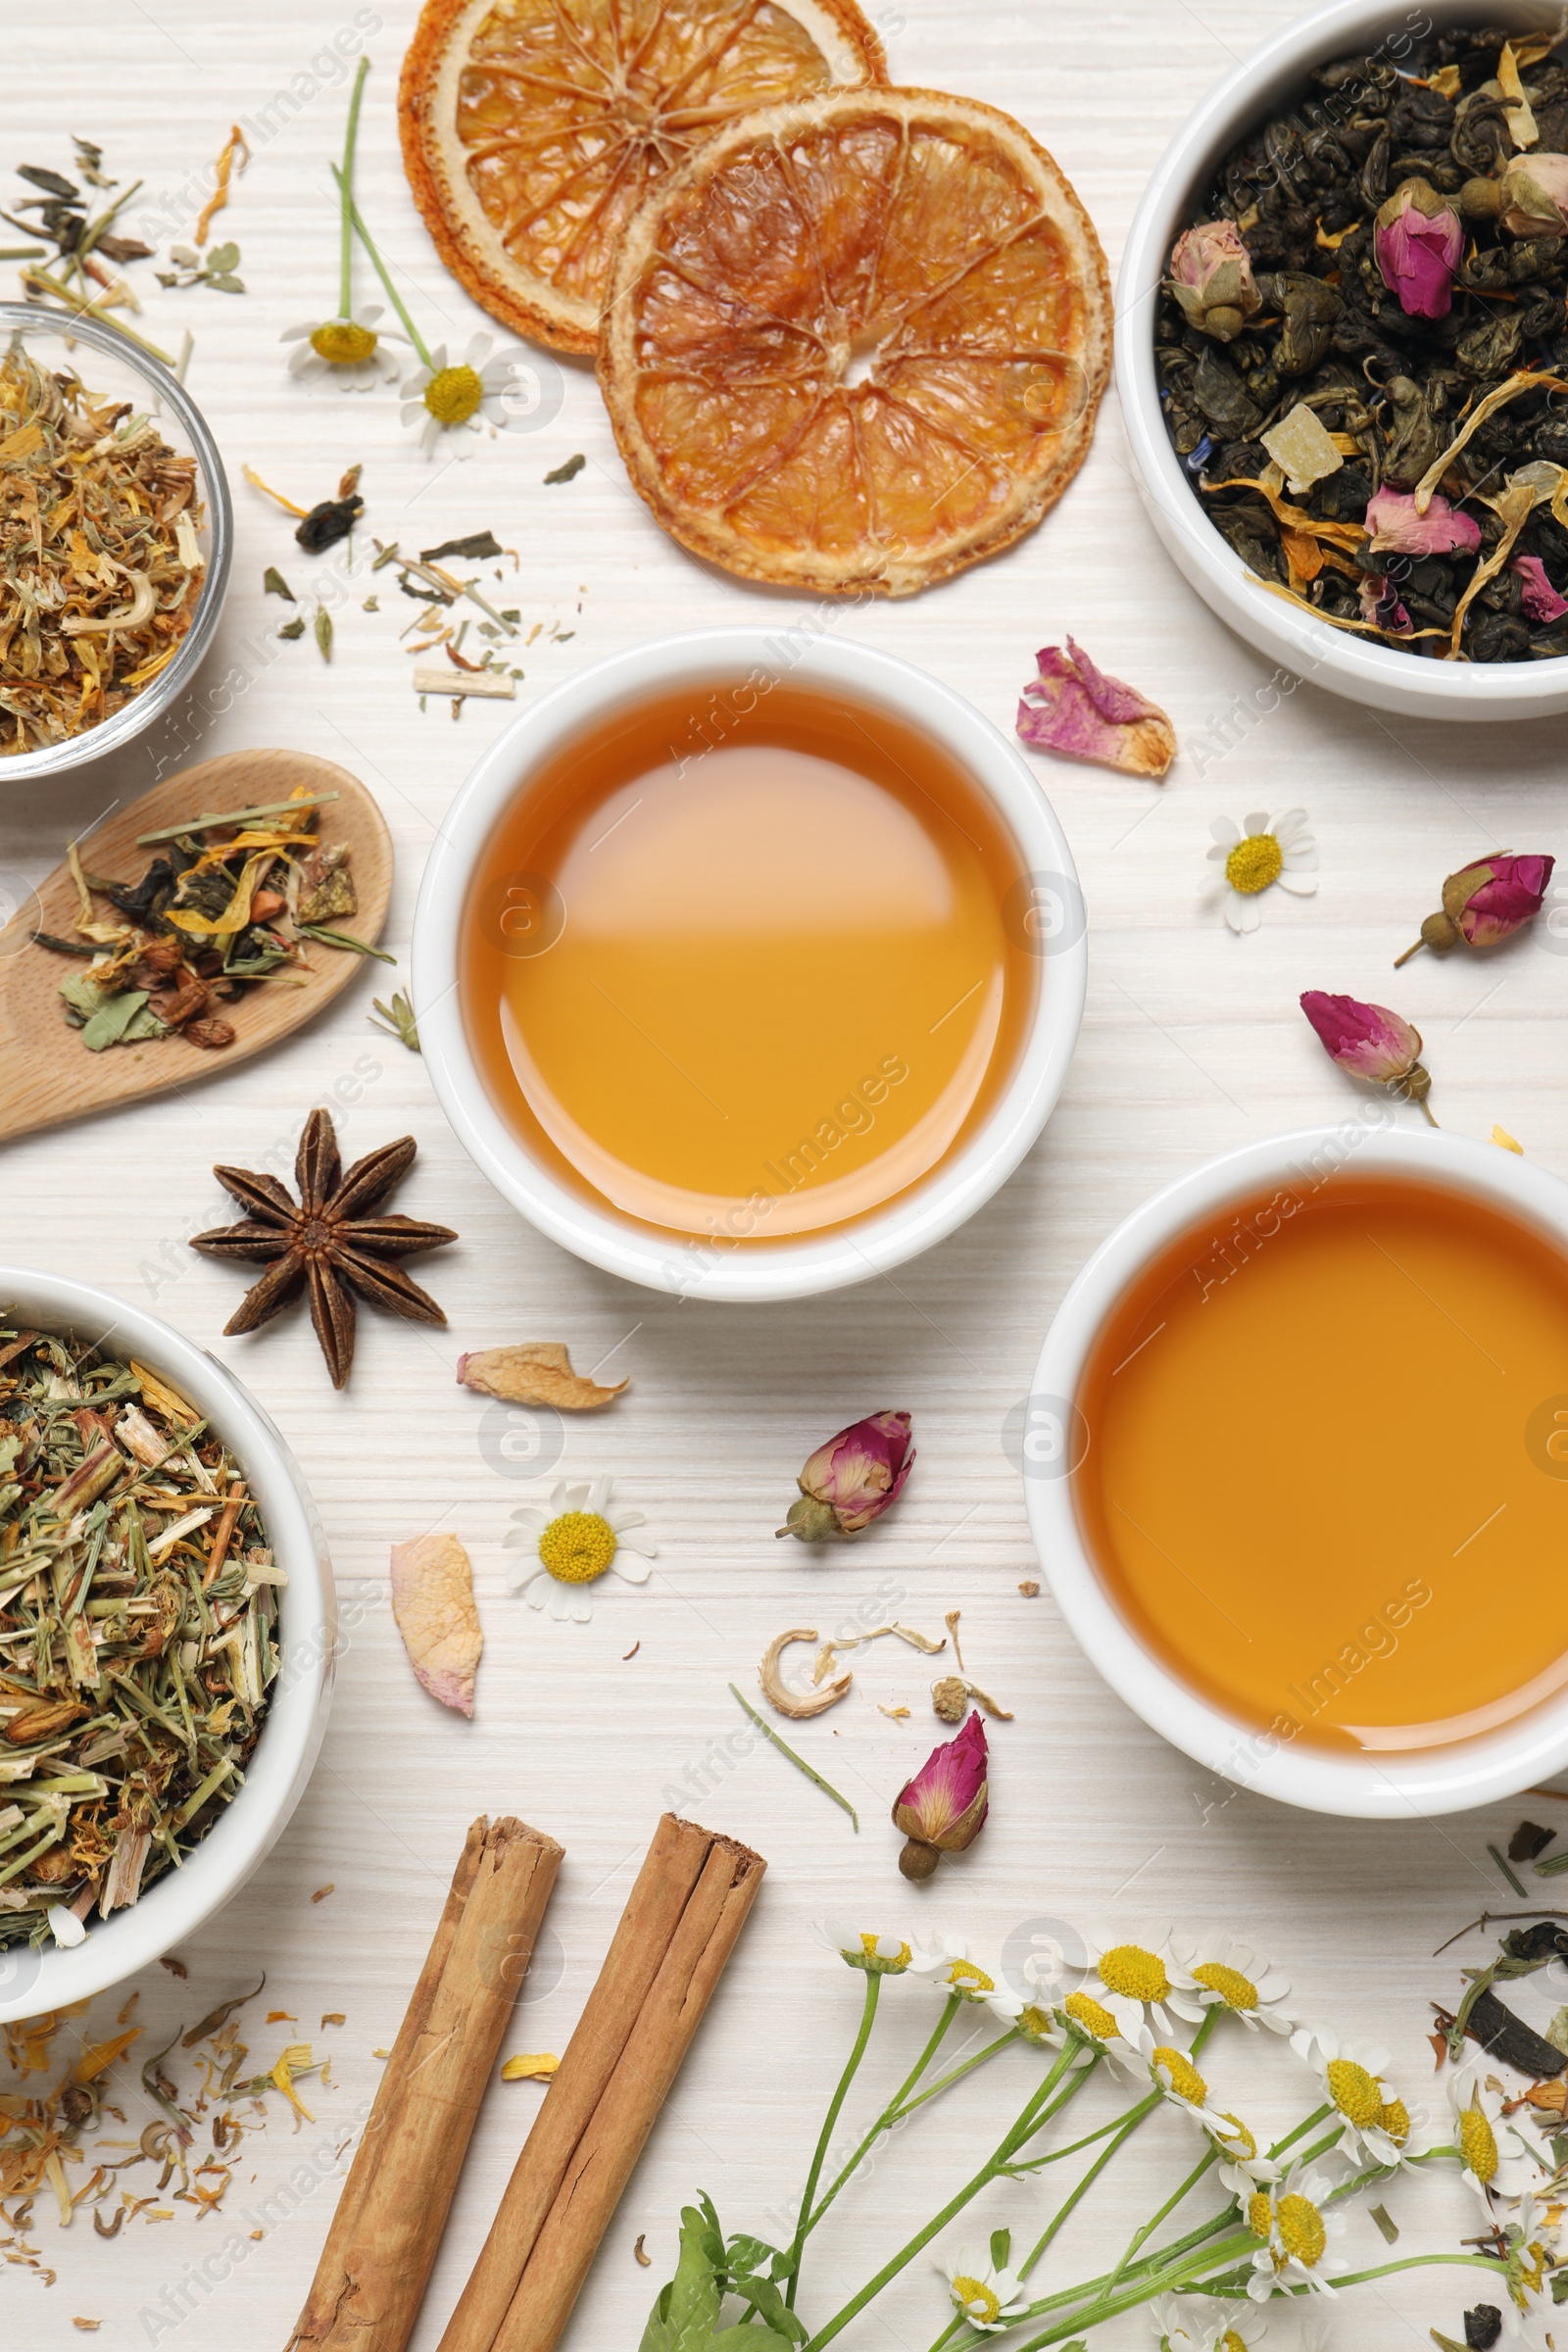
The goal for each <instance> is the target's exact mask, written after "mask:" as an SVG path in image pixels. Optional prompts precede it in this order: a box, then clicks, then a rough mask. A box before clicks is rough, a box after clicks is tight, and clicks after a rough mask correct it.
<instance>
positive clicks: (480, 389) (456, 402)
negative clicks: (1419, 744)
mask: <svg viewBox="0 0 1568 2352" xmlns="http://www.w3.org/2000/svg"><path fill="white" fill-rule="evenodd" d="M483 398H484V386H483V384H481V383H480V381H479V378H478V376H477V375H476V374H475V373H474V371H473V369H472V368H441V369H440V370H439V371H438V373H436V374H435V375H432V376H431V378H430V381H429V382H428V383H427V384H426V385H425V387H424V405H425V407H426V408H427V409H428V410H429V412H430V414H431V416H432V417H439V418H440V420H441V422H442V423H443V424H466V423H467V421H468V418H469V417H471V416H473V414H474V413H475V411H476V410H477V408H478V406H479V403H480V401H481V400H483ZM1227 870H1228V869H1227ZM1269 879H1270V881H1272V880H1273V876H1272V875H1270V877H1269ZM1253 887H1254V888H1256V889H1261V888H1262V885H1261V883H1258V884H1254V886H1253Z"/></svg>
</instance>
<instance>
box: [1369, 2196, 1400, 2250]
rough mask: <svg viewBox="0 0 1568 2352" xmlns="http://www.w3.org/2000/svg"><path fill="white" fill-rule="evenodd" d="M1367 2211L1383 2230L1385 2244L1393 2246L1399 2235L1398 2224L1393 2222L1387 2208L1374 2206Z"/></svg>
mask: <svg viewBox="0 0 1568 2352" xmlns="http://www.w3.org/2000/svg"><path fill="white" fill-rule="evenodd" d="M1367 2210H1368V2213H1369V2215H1370V2217H1371V2219H1372V2220H1373V2221H1374V2222H1376V2224H1377V2226H1378V2228H1379V2229H1381V2230H1382V2232H1383V2236H1384V2240H1385V2242H1386V2243H1387V2244H1388V2245H1391V2246H1392V2245H1393V2244H1394V2242H1395V2240H1396V2239H1397V2236H1398V2234H1399V2225H1398V2223H1397V2221H1395V2220H1393V2218H1392V2217H1391V2216H1390V2214H1389V2213H1388V2211H1387V2210H1386V2208H1385V2207H1383V2206H1382V2205H1372V2206H1369V2207H1368V2209H1367Z"/></svg>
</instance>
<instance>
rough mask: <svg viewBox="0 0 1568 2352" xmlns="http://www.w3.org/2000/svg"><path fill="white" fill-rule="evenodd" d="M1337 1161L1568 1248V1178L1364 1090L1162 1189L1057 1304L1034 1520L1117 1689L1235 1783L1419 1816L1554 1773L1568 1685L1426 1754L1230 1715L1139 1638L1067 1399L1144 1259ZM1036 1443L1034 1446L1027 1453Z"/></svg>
mask: <svg viewBox="0 0 1568 2352" xmlns="http://www.w3.org/2000/svg"><path fill="white" fill-rule="evenodd" d="M1339 1167H1351V1168H1353V1171H1354V1173H1355V1174H1356V1175H1358V1176H1368V1175H1396V1176H1401V1177H1404V1178H1406V1179H1408V1180H1413V1181H1419V1182H1425V1183H1429V1184H1434V1185H1441V1186H1444V1187H1446V1188H1447V1189H1448V1190H1449V1191H1450V1192H1453V1193H1457V1194H1460V1195H1463V1196H1468V1197H1469V1198H1470V1199H1472V1200H1475V1201H1485V1202H1487V1203H1489V1204H1490V1205H1491V1206H1492V1207H1493V1208H1494V1209H1497V1210H1501V1211H1503V1212H1505V1213H1506V1214H1508V1215H1509V1216H1511V1217H1513V1218H1515V1219H1516V1220H1518V1221H1519V1222H1521V1223H1523V1224H1525V1225H1528V1226H1531V1227H1533V1228H1534V1229H1535V1230H1536V1231H1537V1232H1538V1233H1540V1234H1541V1235H1542V1236H1543V1237H1544V1239H1545V1240H1546V1241H1547V1242H1548V1243H1549V1244H1550V1245H1551V1246H1552V1248H1553V1249H1554V1250H1557V1251H1559V1252H1560V1253H1561V1254H1562V1255H1563V1256H1564V1257H1565V1258H1568V1185H1564V1184H1563V1183H1561V1182H1560V1181H1559V1179H1558V1178H1557V1177H1555V1176H1548V1175H1547V1174H1546V1173H1545V1171H1544V1169H1542V1168H1539V1167H1537V1166H1535V1165H1533V1164H1532V1162H1531V1161H1529V1160H1526V1159H1520V1158H1517V1157H1516V1156H1515V1154H1514V1153H1513V1152H1500V1151H1498V1150H1497V1148H1496V1146H1495V1145H1493V1144H1477V1143H1471V1142H1469V1141H1468V1140H1467V1139H1466V1138H1464V1137H1462V1136H1454V1135H1446V1134H1434V1133H1432V1132H1431V1131H1430V1130H1417V1129H1415V1128H1412V1127H1405V1126H1399V1125H1397V1124H1395V1123H1394V1118H1393V1114H1392V1112H1391V1111H1390V1109H1389V1107H1388V1106H1387V1105H1386V1104H1385V1103H1381V1102H1372V1101H1369V1102H1367V1103H1366V1104H1365V1105H1364V1106H1363V1115H1362V1116H1360V1117H1354V1116H1352V1117H1350V1118H1348V1119H1346V1120H1344V1121H1342V1123H1341V1124H1340V1125H1339V1126H1338V1127H1312V1128H1305V1129H1302V1130H1301V1131H1299V1132H1298V1133H1296V1134H1292V1135H1282V1136H1276V1137H1273V1138H1271V1139H1270V1140H1269V1141H1267V1142H1264V1143H1257V1144H1249V1145H1247V1146H1246V1147H1245V1148H1244V1149H1243V1150H1242V1151H1239V1152H1226V1153H1224V1154H1223V1156H1222V1157H1220V1158H1218V1159H1211V1160H1207V1161H1205V1162H1204V1164H1203V1165H1202V1166H1201V1167H1199V1168H1195V1169H1194V1170H1193V1171H1192V1173H1191V1174H1190V1175H1187V1176H1182V1177H1179V1178H1178V1179H1177V1180H1176V1182H1175V1183H1174V1184H1169V1185H1167V1186H1166V1187H1165V1188H1164V1190H1163V1191H1162V1192H1158V1193H1156V1194H1155V1195H1154V1196H1153V1198H1152V1200H1150V1201H1145V1202H1144V1204H1143V1206H1142V1207H1141V1208H1139V1209H1136V1210H1135V1211H1134V1212H1133V1214H1132V1215H1131V1216H1130V1217H1128V1218H1127V1220H1126V1221H1125V1223H1123V1224H1121V1225H1118V1226H1117V1228H1116V1230H1115V1232H1114V1233H1112V1234H1111V1235H1110V1236H1109V1237H1108V1239H1107V1240H1105V1241H1103V1242H1102V1244H1101V1246H1100V1248H1099V1249H1098V1250H1096V1251H1095V1254H1094V1256H1093V1257H1092V1258H1091V1259H1090V1260H1089V1262H1088V1264H1087V1265H1086V1266H1085V1267H1084V1269H1083V1271H1082V1273H1081V1274H1080V1275H1079V1276H1078V1278H1077V1280H1076V1282H1074V1284H1073V1286H1072V1288H1071V1290H1070V1291H1069V1292H1068V1293H1067V1296H1066V1298H1065V1299H1063V1300H1062V1303H1061V1305H1060V1307H1059V1308H1058V1310H1057V1313H1056V1318H1055V1321H1054V1323H1053V1325H1052V1327H1051V1336H1050V1338H1049V1339H1048V1340H1047V1342H1046V1345H1045V1348H1044V1349H1043V1351H1042V1353H1041V1357H1040V1363H1039V1367H1038V1369H1037V1371H1036V1373H1035V1381H1034V1390H1033V1392H1032V1394H1031V1397H1030V1399H1029V1404H1028V1407H1027V1408H1026V1410H1025V1414H1024V1429H1025V1437H1024V1455H1025V1460H1024V1483H1025V1492H1026V1497H1027V1501H1028V1509H1029V1524H1030V1529H1031V1532H1032V1534H1033V1536H1034V1540H1035V1547H1036V1549H1037V1551H1038V1552H1039V1554H1040V1564H1041V1567H1042V1569H1043V1570H1044V1572H1045V1575H1046V1576H1047V1578H1048V1579H1049V1581H1050V1584H1051V1589H1052V1592H1053V1593H1054V1595H1055V1597H1056V1600H1057V1602H1058V1603H1059V1605H1060V1608H1061V1612H1062V1614H1063V1616H1064V1617H1065V1618H1066V1620H1067V1622H1068V1624H1069V1625H1070V1626H1071V1628H1072V1630H1073V1632H1074V1634H1075V1635H1076V1636H1077V1638H1078V1641H1079V1642H1080V1643H1081V1644H1082V1646H1083V1649H1084V1651H1085V1652H1086V1654H1087V1655H1088V1657H1089V1658H1090V1660H1091V1661H1092V1662H1093V1664H1094V1665H1095V1666H1096V1667H1097V1668H1098V1669H1099V1671H1100V1673H1101V1674H1102V1675H1103V1677H1104V1679H1105V1681H1106V1682H1107V1683H1108V1684H1109V1686H1110V1688H1111V1690H1112V1691H1115V1692H1116V1694H1117V1696H1118V1697H1120V1698H1122V1699H1124V1700H1125V1701H1126V1703H1127V1704H1128V1706H1130V1707H1132V1708H1133V1709H1134V1710H1135V1712H1136V1713H1138V1714H1140V1715H1141V1716H1142V1717H1143V1719H1144V1721H1145V1722H1146V1723H1147V1724H1149V1725H1151V1726H1152V1729H1153V1730H1155V1731H1156V1732H1158V1733H1160V1734H1161V1735H1162V1737H1163V1738H1165V1739H1166V1740H1170V1742H1171V1743H1172V1745H1173V1746H1175V1747H1179V1748H1182V1749H1183V1750H1185V1752H1186V1753H1187V1754H1188V1755H1190V1756H1192V1757H1193V1758H1194V1759H1195V1760H1196V1761H1197V1762H1198V1763H1200V1764H1203V1765H1206V1766H1207V1767H1208V1769H1209V1770H1210V1771H1211V1772H1215V1773H1218V1774H1220V1775H1221V1776H1222V1777H1223V1778H1224V1779H1226V1780H1229V1781H1234V1782H1235V1783H1236V1784H1237V1786H1238V1787H1239V1788H1244V1789H1255V1790H1256V1791H1257V1792H1258V1793H1259V1794H1260V1795H1263V1796H1272V1797H1277V1798H1279V1799H1280V1800H1281V1802H1282V1803H1285V1804H1291V1805H1300V1806H1302V1807H1304V1808H1305V1809H1306V1810H1307V1811H1309V1812H1314V1813H1338V1814H1345V1815H1353V1816H1358V1817H1360V1818H1364V1819H1374V1820H1400V1821H1402V1820H1412V1819H1421V1818H1425V1817H1427V1816H1429V1815H1432V1814H1438V1813H1457V1812H1462V1811H1464V1810H1466V1809H1467V1808H1468V1807H1470V1806H1474V1805H1484V1804H1492V1803H1494V1802H1495V1801H1496V1800H1497V1799H1498V1798H1499V1797H1506V1796H1512V1795H1516V1794H1517V1793H1518V1792H1519V1791H1520V1790H1522V1789H1529V1788H1532V1787H1534V1786H1536V1785H1537V1784H1540V1783H1543V1782H1549V1781H1551V1780H1552V1779H1553V1778H1554V1776H1555V1775H1556V1774H1558V1773H1559V1772H1561V1770H1562V1769H1563V1766H1564V1764H1565V1763H1568V1691H1562V1692H1559V1693H1558V1695H1557V1696H1556V1697H1554V1698H1551V1699H1548V1700H1546V1701H1544V1703H1543V1704H1542V1705H1540V1706H1538V1707H1537V1708H1536V1709H1534V1710H1533V1711H1532V1712H1531V1713H1530V1714H1528V1715H1524V1716H1521V1717H1520V1718H1518V1719H1517V1720H1516V1721H1514V1722H1512V1723H1510V1724H1508V1725H1506V1726H1505V1727H1503V1728H1502V1729H1501V1730H1499V1731H1497V1732H1495V1733H1489V1734H1484V1735H1482V1736H1480V1737H1478V1738H1475V1739H1472V1740H1466V1741H1464V1742H1463V1743H1460V1744H1455V1745H1454V1746H1453V1747H1450V1748H1446V1749H1443V1750H1438V1751H1434V1752H1431V1753H1428V1754H1421V1755H1417V1754H1399V1755H1396V1756H1373V1755H1362V1756H1349V1757H1346V1756H1341V1755H1333V1754H1328V1753H1325V1752H1324V1751H1323V1750H1321V1749H1309V1748H1307V1747H1305V1746H1304V1745H1301V1744H1297V1745H1284V1744H1281V1743H1280V1742H1279V1741H1277V1740H1273V1739H1271V1738H1270V1737H1268V1736H1267V1735H1258V1734H1255V1733H1253V1732H1251V1731H1250V1730H1249V1729H1248V1728H1247V1727H1245V1726H1243V1725H1241V1724H1239V1723H1237V1722H1235V1721H1233V1720H1232V1718H1231V1717H1229V1716H1228V1715H1225V1714H1223V1713H1222V1712H1221V1711H1220V1710H1219V1709H1218V1708H1217V1707H1214V1706H1211V1705H1210V1704H1209V1703H1208V1701H1207V1700H1206V1699H1204V1698H1202V1697H1201V1696H1200V1695H1199V1694H1198V1693H1197V1692H1196V1691H1193V1690H1192V1689H1190V1688H1189V1686H1188V1685H1187V1684H1186V1683H1185V1682H1183V1681H1181V1680H1180V1679H1179V1678H1178V1677H1177V1676H1176V1675H1174V1674H1173V1673H1171V1672H1170V1670H1169V1669H1168V1668H1167V1667H1166V1666H1164V1665H1163V1664H1162V1663H1161V1662H1160V1661H1159V1660H1158V1659H1157V1658H1155V1657H1154V1656H1152V1654H1151V1652H1150V1651H1149V1650H1148V1649H1146V1648H1145V1646H1144V1644H1143V1643H1142V1642H1140V1641H1139V1640H1138V1638H1137V1637H1136V1635H1135V1634H1134V1633H1133V1632H1132V1631H1131V1630H1130V1628H1129V1627H1128V1625H1127V1624H1126V1622H1125V1621H1124V1619H1123V1618H1122V1616H1121V1615H1120V1613H1119V1612H1118V1610H1117V1609H1116V1607H1115V1606H1114V1604H1113V1603H1112V1601H1111V1600H1110V1598H1109V1596H1108V1594H1107V1593H1106V1591H1105V1588H1104V1586H1103V1584H1102V1582H1101V1579H1100V1576H1099V1573H1098V1571H1097V1569H1096V1567H1095V1565H1094V1562H1093V1560H1092V1559H1091V1558H1090V1556H1089V1553H1088V1550H1087V1549H1086V1547H1085V1544H1084V1540H1083V1536H1082V1534H1081V1532H1080V1529H1079V1526H1078V1519H1077V1514H1076V1512H1075V1510H1074V1507H1073V1502H1072V1496H1071V1489H1070V1481H1069V1478H1068V1476H1067V1475H1066V1472H1067V1468H1068V1463H1069V1458H1070V1456H1071V1455H1072V1454H1073V1453H1075V1452H1076V1453H1077V1454H1078V1455H1079V1456H1080V1458H1081V1455H1082V1450H1083V1441H1084V1436H1085V1434H1087V1433H1085V1432H1083V1431H1082V1430H1081V1429H1080V1430H1079V1431H1078V1432H1077V1434H1076V1435H1075V1436H1074V1435H1070V1434H1069V1433H1071V1432H1073V1430H1074V1422H1073V1411H1072V1400H1073V1398H1074V1397H1076V1396H1077V1394H1078V1389H1079V1383H1080V1378H1081V1375H1082V1373H1083V1369H1084V1365H1085V1362H1086V1360H1087V1358H1088V1355H1089V1351H1090V1349H1091V1348H1092V1347H1093V1344H1094V1341H1095V1339H1096V1336H1097V1335H1098V1333H1099V1331H1100V1329H1101V1326H1102V1324H1103V1321H1104V1319H1105V1317H1106V1315H1107V1314H1108V1313H1109V1312H1110V1310H1111V1308H1112V1307H1113V1306H1114V1304H1115V1302H1116V1301H1117V1299H1120V1298H1121V1296H1122V1294H1123V1293H1124V1292H1125V1290H1126V1288H1127V1286H1128V1284H1129V1283H1130V1282H1132V1281H1134V1280H1135V1279H1136V1278H1137V1276H1138V1275H1139V1274H1140V1273H1141V1271H1142V1270H1143V1268H1144V1267H1145V1266H1146V1265H1148V1264H1149V1262H1150V1260H1151V1259H1152V1258H1153V1257H1154V1256H1155V1255H1157V1253H1158V1252H1159V1251H1160V1250H1163V1249H1165V1248H1166V1247H1167V1246H1168V1245H1169V1244H1170V1243H1171V1242H1173V1241H1175V1240H1176V1239H1177V1238H1178V1237H1179V1236H1180V1235H1182V1234H1183V1233H1185V1232H1187V1231H1189V1230H1190V1229H1191V1227H1192V1226H1193V1225H1195V1224H1196V1223H1198V1222H1199V1221H1200V1220H1201V1219H1206V1218H1208V1217H1211V1216H1213V1215H1214V1214H1215V1213H1216V1212H1217V1211H1218V1210H1220V1209H1222V1208H1225V1207H1227V1206H1229V1205H1230V1204H1231V1203H1233V1202H1236V1201H1241V1200H1244V1199H1248V1198H1255V1196H1256V1194H1257V1193H1258V1192H1261V1191H1267V1190H1269V1189H1270V1188H1274V1187H1278V1186H1282V1185H1287V1184H1292V1183H1295V1184H1298V1185H1310V1184H1312V1183H1314V1182H1316V1181H1318V1180H1319V1179H1320V1178H1321V1177H1322V1176H1324V1175H1326V1174H1330V1173H1332V1172H1333V1171H1334V1170H1335V1169H1336V1168H1339ZM1031 1455H1032V1456H1033V1458H1031Z"/></svg>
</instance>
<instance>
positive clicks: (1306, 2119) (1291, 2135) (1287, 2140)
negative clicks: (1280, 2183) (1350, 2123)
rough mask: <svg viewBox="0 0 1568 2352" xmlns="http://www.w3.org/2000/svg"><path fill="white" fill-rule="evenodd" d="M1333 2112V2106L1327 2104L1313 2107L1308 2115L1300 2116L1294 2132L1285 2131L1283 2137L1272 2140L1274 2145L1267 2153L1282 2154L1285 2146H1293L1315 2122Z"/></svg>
mask: <svg viewBox="0 0 1568 2352" xmlns="http://www.w3.org/2000/svg"><path fill="white" fill-rule="evenodd" d="M1333 2113H1334V2110H1333V2108H1332V2107H1330V2106H1327V2105H1325V2106H1322V2107H1314V2108H1313V2110H1312V2112H1311V2114H1310V2115H1307V2116H1303V2117H1302V2118H1301V2121H1300V2122H1299V2124H1298V2125H1297V2127H1296V2130H1295V2131H1287V2132H1286V2134H1285V2137H1284V2138H1283V2139H1277V2140H1276V2141H1275V2142H1274V2145H1273V2146H1272V2147H1271V2148H1270V2150H1269V2154H1270V2155H1271V2156H1283V2155H1284V2153H1285V2151H1286V2149H1287V2148H1292V2147H1294V2146H1295V2145H1296V2142H1297V2141H1298V2140H1299V2139H1301V2138H1303V2137H1304V2136H1305V2134H1306V2133H1307V2132H1308V2131H1311V2130H1312V2128H1313V2126H1314V2125H1315V2124H1320V2123H1321V2122H1322V2121H1323V2118H1324V2117H1325V2116H1326V2115H1332V2114H1333Z"/></svg>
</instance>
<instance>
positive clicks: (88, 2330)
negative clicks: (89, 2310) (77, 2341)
mask: <svg viewBox="0 0 1568 2352" xmlns="http://www.w3.org/2000/svg"><path fill="white" fill-rule="evenodd" d="M71 2325H72V2326H73V2327H79V2328H80V2329H81V2331H82V2333H83V2335H91V2334H92V2333H93V2331H94V2329H95V2328H98V2327H102V2326H103V2322H102V2320H77V2319H73V2321H72V2323H71Z"/></svg>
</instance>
